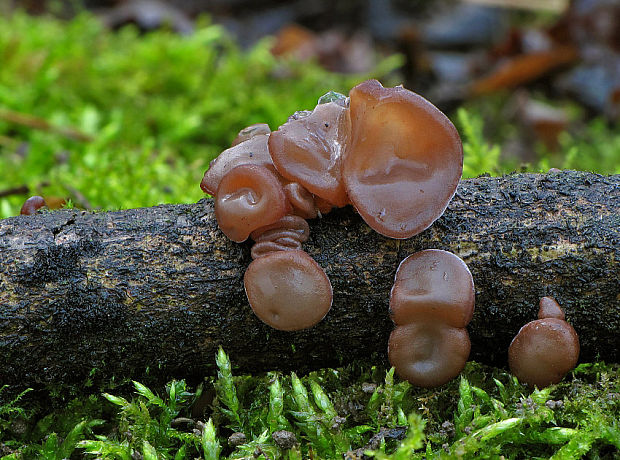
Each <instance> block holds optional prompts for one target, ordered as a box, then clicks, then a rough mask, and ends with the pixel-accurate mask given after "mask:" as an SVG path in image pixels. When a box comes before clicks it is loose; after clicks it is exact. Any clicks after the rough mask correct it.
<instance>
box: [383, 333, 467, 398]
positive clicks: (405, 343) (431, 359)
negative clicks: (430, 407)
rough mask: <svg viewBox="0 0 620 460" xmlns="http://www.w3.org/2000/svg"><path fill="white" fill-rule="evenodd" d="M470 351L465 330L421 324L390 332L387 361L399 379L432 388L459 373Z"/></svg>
mask: <svg viewBox="0 0 620 460" xmlns="http://www.w3.org/2000/svg"><path fill="white" fill-rule="evenodd" d="M470 348H471V343H470V341H469V335H468V334H467V330H465V329H463V328H455V327H451V326H448V325H447V324H443V323H439V322H427V321H421V322H415V323H411V324H407V325H406V326H398V327H397V328H396V329H394V330H393V331H392V334H391V335H390V340H389V342H388V357H389V359H390V363H391V364H392V366H394V368H395V369H396V373H397V374H398V375H399V376H400V377H402V378H403V379H405V380H408V381H409V382H410V383H412V384H413V385H416V386H419V387H425V388H432V387H436V386H439V385H443V384H444V383H446V382H449V381H450V380H452V379H453V378H454V377H456V376H457V375H459V374H460V373H461V371H462V370H463V367H465V363H466V362H467V358H468V357H469V351H470Z"/></svg>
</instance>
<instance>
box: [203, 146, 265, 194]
mask: <svg viewBox="0 0 620 460" xmlns="http://www.w3.org/2000/svg"><path fill="white" fill-rule="evenodd" d="M268 139H269V135H268V134H259V135H256V136H253V137H251V138H249V139H248V140H246V141H244V142H241V143H239V144H236V145H235V146H234V147H231V148H229V149H226V150H224V151H223V152H222V153H220V154H219V155H218V157H217V158H215V159H213V160H212V161H211V163H209V169H207V171H206V172H205V174H204V176H203V178H202V181H201V182H200V188H201V189H202V191H203V192H205V193H208V194H210V195H214V196H215V195H216V192H217V188H218V186H219V185H220V181H221V180H222V178H223V177H224V176H225V175H226V174H228V173H229V172H230V171H231V170H232V169H233V168H235V167H237V166H241V165H246V164H252V165H260V166H264V167H266V168H267V169H270V170H272V171H275V168H274V166H273V162H272V161H271V156H270V155H269V149H268V148H267V140H268Z"/></svg>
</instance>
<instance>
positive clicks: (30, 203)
mask: <svg viewBox="0 0 620 460" xmlns="http://www.w3.org/2000/svg"><path fill="white" fill-rule="evenodd" d="M43 206H45V200H44V199H43V197H42V196H39V195H34V196H31V197H30V198H28V199H27V200H26V201H25V202H24V204H23V205H22V208H21V209H20V211H19V213H20V214H21V215H22V216H30V215H32V214H35V213H36V212H37V210H38V209H41V208H42V207H43Z"/></svg>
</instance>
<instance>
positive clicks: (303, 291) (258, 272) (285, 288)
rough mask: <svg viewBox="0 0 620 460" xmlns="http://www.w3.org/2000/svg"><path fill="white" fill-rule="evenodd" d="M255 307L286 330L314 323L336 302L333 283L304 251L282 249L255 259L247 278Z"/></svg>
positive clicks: (258, 313) (265, 319)
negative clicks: (333, 300)
mask: <svg viewBox="0 0 620 460" xmlns="http://www.w3.org/2000/svg"><path fill="white" fill-rule="evenodd" d="M243 282H244V286H245V292H246V295H247V297H248V300H249V302H250V306H251V307H252V310H253V311H254V313H255V314H256V316H258V317H259V318H260V319H261V320H262V321H263V322H264V323H266V324H268V325H269V326H271V327H273V328H275V329H279V330H282V331H296V330H300V329H306V328H309V327H312V326H314V325H315V324H316V323H318V322H319V321H321V319H323V317H324V316H325V315H326V314H327V312H328V311H329V309H330V308H331V305H332V286H331V283H330V282H329V278H327V275H326V274H325V272H324V271H323V269H322V268H321V267H320V266H319V264H317V263H316V262H315V261H314V260H313V259H312V257H310V256H309V255H308V254H306V253H305V252H304V251H300V250H292V251H278V252H272V253H270V254H267V255H265V256H263V257H260V258H258V259H255V260H254V261H253V262H252V263H251V264H250V266H249V267H248V269H247V271H246V272H245V277H244V279H243Z"/></svg>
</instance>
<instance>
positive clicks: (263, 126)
mask: <svg viewBox="0 0 620 460" xmlns="http://www.w3.org/2000/svg"><path fill="white" fill-rule="evenodd" d="M270 132H271V129H269V125H268V124H267V123H255V124H253V125H250V126H248V127H247V128H243V129H242V130H241V131H239V134H237V137H235V140H234V141H233V142H232V144H231V145H230V146H231V147H234V146H235V145H237V144H241V143H242V142H245V141H247V140H248V139H251V138H253V137H254V136H258V135H259V134H269V133H270Z"/></svg>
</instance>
